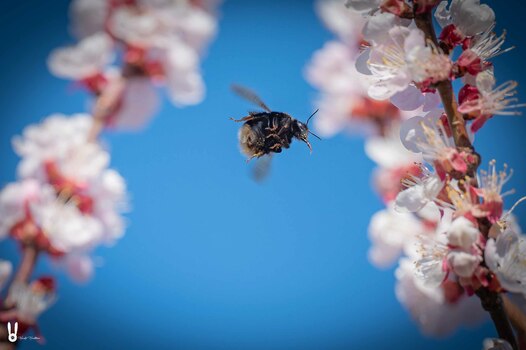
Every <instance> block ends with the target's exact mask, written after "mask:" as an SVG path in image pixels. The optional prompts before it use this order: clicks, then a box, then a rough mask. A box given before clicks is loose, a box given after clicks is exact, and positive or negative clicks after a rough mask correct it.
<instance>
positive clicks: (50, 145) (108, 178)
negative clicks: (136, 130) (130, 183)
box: [0, 114, 126, 325]
mask: <svg viewBox="0 0 526 350" xmlns="http://www.w3.org/2000/svg"><path fill="white" fill-rule="evenodd" d="M93 124H94V121H93V118H92V117H91V116H89V115H85V114H77V115H73V116H65V115H60V114H55V115H51V116H49V117H48V118H46V119H45V120H44V121H43V122H42V123H41V124H38V125H31V126H28V127H27V128H26V129H25V130H24V132H23V134H22V135H21V136H19V137H15V138H14V139H13V146H14V149H15V152H16V153H17V154H18V155H19V156H20V157H21V161H20V163H19V165H18V169H17V181H16V182H13V183H10V184H8V185H7V186H5V188H4V189H3V190H2V191H1V192H0V218H1V219H0V239H4V238H7V237H11V238H12V239H14V240H16V241H17V242H18V243H19V244H20V246H21V248H24V247H31V249H34V250H35V251H38V252H40V253H47V254H48V255H49V256H50V257H51V258H52V259H53V261H54V262H56V263H57V265H59V266H63V267H64V268H65V269H66V270H67V271H68V273H69V274H70V275H71V276H72V278H73V279H75V280H78V281H83V280H86V279H87V278H89V277H90V275H91V273H92V271H93V262H92V258H91V257H90V253H91V251H92V250H93V249H94V248H96V247H97V246H99V245H101V244H111V243H113V242H115V240H117V239H118V238H119V237H121V236H122V235H123V233H124V226H125V225H124V220H123V218H122V216H121V213H122V212H123V210H125V209H126V184H125V181H124V179H123V178H122V177H121V176H120V175H119V173H118V172H117V171H115V170H113V169H110V168H109V161H110V156H109V153H108V152H107V151H106V150H104V149H103V147H102V146H101V144H100V143H99V142H97V141H90V140H89V135H90V131H91V128H92V127H93ZM3 264H4V266H8V263H7V262H4V263H3ZM10 269H11V268H10V267H4V269H3V270H4V271H5V277H3V278H0V281H2V280H4V281H5V280H6V279H7V276H8V274H9V270H10ZM44 281H45V283H44V282H42V283H41V284H42V285H43V286H45V287H46V288H37V289H38V290H39V291H41V290H44V291H45V293H44V292H43V293H42V298H43V299H42V300H48V301H49V300H52V299H53V298H51V297H50V295H52V294H53V291H54V282H53V278H51V277H46V278H45V279H44ZM37 282H38V281H37ZM28 288H30V287H29V286H26V285H25V284H24V283H17V282H15V284H13V285H12V286H11V288H10V290H9V294H8V297H7V303H8V304H10V303H12V304H13V305H16V308H15V310H17V312H18V313H17V314H16V316H17V317H15V319H16V320H17V321H18V322H20V323H21V324H22V325H33V324H34V323H35V320H36V317H37V316H38V314H39V313H40V312H41V311H43V309H44V308H45V306H47V305H48V304H49V303H48V302H47V303H45V302H44V301H42V302H38V303H37V302H35V300H33V299H35V298H36V296H38V295H39V294H38V293H37V294H35V293H31V292H30V289H28ZM26 294H28V295H27V298H28V299H29V300H30V302H29V301H28V303H29V304H28V305H26V308H25V309H24V303H23V301H22V300H20V298H24V295H26ZM35 295H36V296H35ZM13 312H14V310H11V311H9V313H7V315H10V314H12V313H13ZM28 315H29V316H28ZM30 316H31V317H30ZM5 317H7V316H6V314H2V313H0V319H2V318H5Z"/></svg>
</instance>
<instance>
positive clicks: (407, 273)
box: [395, 258, 487, 336]
mask: <svg viewBox="0 0 526 350" xmlns="http://www.w3.org/2000/svg"><path fill="white" fill-rule="evenodd" d="M395 276H396V279H397V282H396V289H395V291H396V296H397V298H398V300H399V301H400V303H402V305H404V307H405V308H406V309H407V310H408V311H409V312H410V314H411V316H412V317H413V319H414V320H415V322H416V323H417V324H418V326H419V327H420V329H421V330H422V332H423V333H424V334H426V335H433V336H447V335H450V334H451V333H453V332H454V331H455V330H457V329H458V328H459V327H461V326H464V327H466V326H467V327H474V326H477V325H479V324H481V323H482V322H484V321H485V320H486V319H487V314H486V312H485V311H484V310H483V309H482V306H481V305H480V301H479V300H477V299H476V298H469V297H467V296H466V295H465V293H464V291H463V290H462V288H461V287H459V286H458V285H457V284H456V283H454V282H450V281H448V282H447V283H445V284H443V285H441V286H438V287H434V286H429V285H426V284H424V283H423V281H422V280H420V279H419V278H418V277H416V276H415V265H414V263H413V261H411V259H409V258H402V259H401V260H400V264H399V267H398V268H397V270H396V272H395Z"/></svg>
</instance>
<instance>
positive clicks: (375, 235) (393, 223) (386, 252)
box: [368, 206, 425, 268]
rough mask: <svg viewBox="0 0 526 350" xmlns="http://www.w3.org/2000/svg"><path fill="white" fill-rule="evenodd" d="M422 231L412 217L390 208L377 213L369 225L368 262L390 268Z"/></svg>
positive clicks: (417, 221) (415, 219)
mask: <svg viewBox="0 0 526 350" xmlns="http://www.w3.org/2000/svg"><path fill="white" fill-rule="evenodd" d="M424 230H425V228H424V227H423V225H422V224H421V223H420V221H419V220H418V219H417V218H416V217H415V216H414V215H412V214H408V213H398V212H396V211H395V210H394V208H393V207H392V206H390V207H388V208H387V209H384V210H381V211H379V212H377V213H376V214H374V215H373V217H372V218H371V222H370V224H369V230H368V231H369V239H370V240H371V242H372V244H373V246H372V247H371V249H370V250H369V260H370V261H371V262H372V263H373V264H374V265H376V266H377V267H381V268H384V267H389V266H391V265H392V264H393V263H394V262H395V261H396V260H397V259H398V258H399V257H400V255H401V254H402V252H403V251H404V249H406V248H407V247H409V246H410V245H412V244H414V243H415V239H416V236H417V235H418V234H421V233H422V232H423V231H424Z"/></svg>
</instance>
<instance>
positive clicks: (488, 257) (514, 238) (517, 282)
mask: <svg viewBox="0 0 526 350" xmlns="http://www.w3.org/2000/svg"><path fill="white" fill-rule="evenodd" d="M485 261H486V264H487V265H488V267H489V269H490V270H491V271H493V272H494V273H495V274H496V275H497V277H498V279H499V282H500V284H501V285H502V287H503V288H505V289H506V290H508V291H510V292H517V293H523V294H526V269H525V268H524V267H525V266H526V239H525V237H524V236H523V235H521V234H518V233H515V232H513V231H512V230H509V229H508V230H506V231H504V232H503V233H501V234H500V235H499V236H498V237H497V239H489V240H488V242H487V243H486V250H485Z"/></svg>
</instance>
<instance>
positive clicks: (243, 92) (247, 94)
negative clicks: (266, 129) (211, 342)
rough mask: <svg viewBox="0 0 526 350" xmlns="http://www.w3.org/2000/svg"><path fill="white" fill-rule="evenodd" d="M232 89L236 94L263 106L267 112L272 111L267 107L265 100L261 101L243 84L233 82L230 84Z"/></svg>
mask: <svg viewBox="0 0 526 350" xmlns="http://www.w3.org/2000/svg"><path fill="white" fill-rule="evenodd" d="M231 88H232V91H234V92H235V93H236V94H237V95H238V96H240V97H242V98H244V99H245V100H247V101H250V102H252V103H254V104H256V105H258V106H259V107H261V108H263V109H264V110H265V111H267V112H269V113H270V112H272V111H271V110H270V108H268V107H267V105H266V104H265V102H263V101H262V100H261V99H260V98H259V96H258V95H256V93H255V92H254V91H252V90H250V89H247V88H245V87H243V86H240V85H236V84H233V85H232V87H231Z"/></svg>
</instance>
